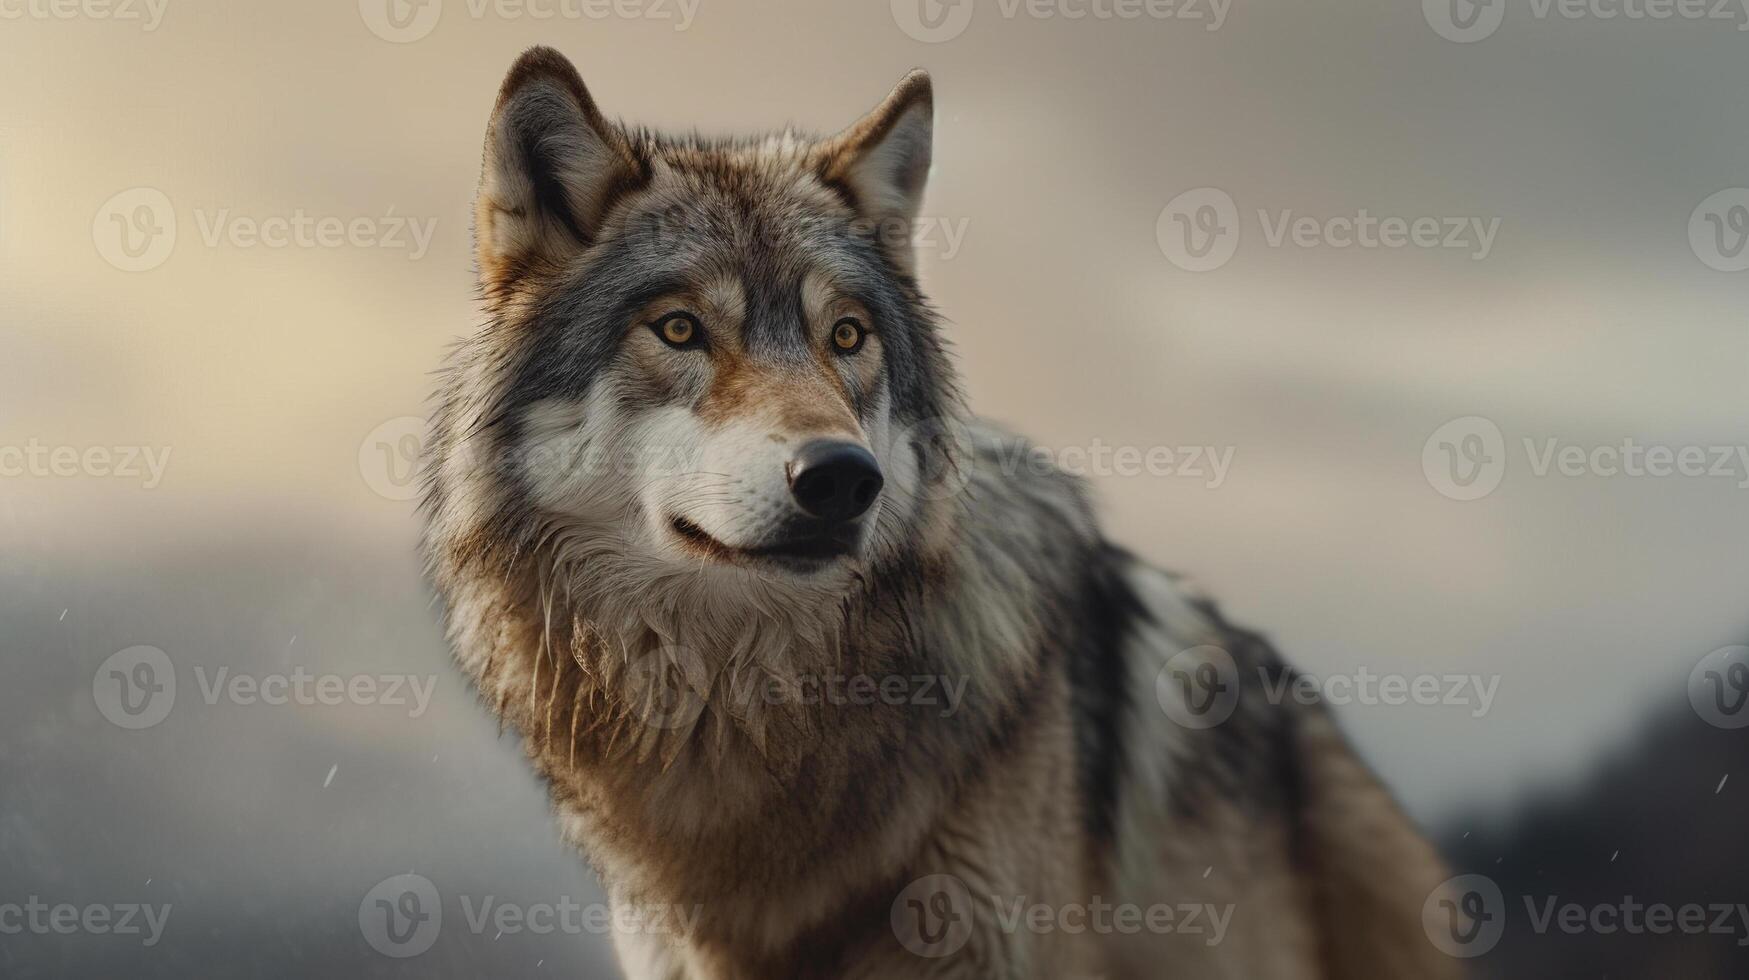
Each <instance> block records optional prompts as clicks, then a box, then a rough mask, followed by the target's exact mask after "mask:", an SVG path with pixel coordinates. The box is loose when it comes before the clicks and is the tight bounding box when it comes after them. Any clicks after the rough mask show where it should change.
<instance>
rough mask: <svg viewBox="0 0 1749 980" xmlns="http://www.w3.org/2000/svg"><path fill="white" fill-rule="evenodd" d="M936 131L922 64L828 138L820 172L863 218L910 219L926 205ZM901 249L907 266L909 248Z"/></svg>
mask: <svg viewBox="0 0 1749 980" xmlns="http://www.w3.org/2000/svg"><path fill="white" fill-rule="evenodd" d="M934 132H935V90H934V87H933V86H931V85H930V83H929V73H928V72H926V71H924V70H923V69H921V68H918V69H915V70H913V71H912V72H911V73H910V74H909V75H906V76H905V77H904V79H903V80H901V81H900V82H899V84H898V87H896V88H894V89H893V92H892V94H891V95H889V96H887V98H886V101H884V102H882V103H881V104H880V105H878V106H876V107H875V110H874V111H873V112H871V113H869V114H868V115H866V116H864V117H862V119H860V120H858V121H857V122H856V124H855V125H853V126H851V127H850V128H849V129H846V130H845V131H844V132H842V133H839V134H838V135H837V136H834V137H832V138H831V139H830V140H828V141H827V142H826V145H825V162H824V164H823V166H822V168H821V172H822V176H823V177H824V178H825V180H826V181H827V182H828V183H831V184H836V185H838V186H840V187H843V188H846V189H847V190H849V192H850V194H851V196H852V197H853V198H854V199H855V201H856V206H857V208H858V210H860V211H861V212H862V214H863V216H864V217H865V218H868V219H871V220H874V221H877V222H881V223H882V224H885V223H886V222H889V221H902V222H905V223H909V222H911V221H914V220H916V218H917V211H918V209H919V208H921V207H922V205H923V185H924V184H925V182H927V180H928V178H929V160H930V144H931V143H932V141H933V139H934ZM883 237H884V236H883ZM902 251H903V252H904V253H905V254H904V255H902V256H900V258H901V259H903V260H904V262H905V263H906V265H909V264H910V259H911V256H910V249H909V248H908V247H907V248H905V249H903V250H902Z"/></svg>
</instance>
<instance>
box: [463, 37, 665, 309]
mask: <svg viewBox="0 0 1749 980" xmlns="http://www.w3.org/2000/svg"><path fill="white" fill-rule="evenodd" d="M640 173H641V168H640V167H639V164H638V161H637V157H636V155H635V154H634V153H633V152H632V150H631V147H630V145H629V143H628V141H627V139H626V137H625V134H624V133H623V132H622V131H621V130H620V129H619V127H617V126H615V125H613V124H612V123H610V122H608V121H607V120H606V119H605V118H604V117H603V116H602V115H601V111H600V110H599V109H597V108H596V107H595V100H594V99H592V98H590V96H589V90H588V89H587V88H585V87H584V85H583V79H582V77H581V76H580V75H578V74H577V69H576V68H575V67H573V66H572V64H571V62H570V61H569V60H567V59H566V58H565V56H564V55H562V54H560V53H558V52H557V51H554V50H553V49H552V48H539V47H537V48H530V49H529V50H528V51H527V52H526V53H524V54H523V56H522V57H520V58H518V59H517V60H516V64H514V65H512V66H511V68H510V73H509V74H508V75H506V76H505V78H504V84H503V86H502V87H501V88H500V89H499V90H498V103H497V105H496V106H495V107H494V108H493V110H492V121H491V122H490V123H489V124H487V128H486V149H485V161H484V163H483V165H482V167H481V173H480V195H479V199H478V200H477V201H476V202H475V205H474V238H475V248H476V251H477V253H478V254H477V258H478V259H479V264H480V284H481V286H482V287H484V288H485V290H486V293H487V295H488V296H495V295H498V294H501V293H503V292H505V291H507V290H509V289H511V288H514V286H515V285H516V283H517V281H518V280H519V279H520V278H521V277H522V276H524V275H526V274H527V273H528V272H529V271H531V270H532V269H535V268H539V267H542V266H547V267H551V266H553V265H556V264H560V263H563V262H564V261H565V260H566V259H567V258H569V257H570V256H571V255H574V254H575V253H576V252H578V251H579V250H581V249H584V248H587V247H588V246H589V245H590V244H591V243H592V242H593V241H594V240H595V238H596V234H597V232H599V230H600V223H601V221H602V219H603V218H604V217H605V216H606V214H607V211H608V209H609V207H610V205H611V204H612V203H613V202H614V200H615V199H616V198H617V197H618V196H619V195H620V194H622V193H624V192H625V191H626V190H627V189H628V188H629V187H632V186H634V185H635V183H636V182H637V180H638V178H639V175H640Z"/></svg>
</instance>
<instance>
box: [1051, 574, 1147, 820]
mask: <svg viewBox="0 0 1749 980" xmlns="http://www.w3.org/2000/svg"><path fill="white" fill-rule="evenodd" d="M1091 558H1092V560H1091V561H1089V562H1088V564H1087V567H1086V569H1085V570H1084V571H1083V572H1082V574H1081V579H1080V583H1079V589H1080V594H1079V595H1078V596H1077V597H1076V601H1075V602H1073V603H1072V604H1071V606H1070V608H1071V609H1072V610H1073V611H1074V615H1073V616H1072V617H1071V621H1070V622H1067V623H1065V624H1064V632H1065V640H1066V641H1067V642H1066V644H1065V649H1066V651H1067V653H1068V670H1069V682H1070V688H1071V691H1072V692H1073V694H1072V697H1073V707H1074V713H1075V715H1074V717H1075V747H1076V758H1077V763H1078V765H1077V771H1078V773H1079V776H1080V786H1081V798H1082V800H1083V801H1084V804H1085V814H1084V817H1085V820H1086V826H1087V835H1088V838H1089V840H1090V841H1092V842H1093V843H1094V844H1095V846H1103V845H1106V844H1109V843H1110V842H1111V841H1112V839H1113V836H1114V834H1115V832H1116V824H1117V808H1118V798H1119V795H1120V792H1121V789H1122V785H1121V784H1122V781H1123V773H1124V772H1125V770H1126V769H1127V767H1128V763H1129V746H1128V745H1126V744H1125V740H1124V734H1123V733H1124V720H1125V719H1126V718H1127V717H1128V715H1129V711H1130V701H1131V697H1132V692H1131V691H1130V671H1129V664H1128V657H1127V654H1126V652H1125V651H1126V649H1127V647H1128V646H1129V641H1130V638H1131V636H1132V634H1133V633H1134V631H1135V628H1136V626H1137V625H1138V622H1139V621H1142V620H1145V619H1149V618H1151V614H1150V613H1149V612H1148V610H1147V608H1146V607H1145V606H1144V605H1143V604H1142V600H1141V599H1140V598H1139V597H1138V596H1137V595H1136V593H1135V590H1134V588H1132V587H1131V585H1130V582H1129V579H1128V577H1127V575H1126V574H1125V573H1126V572H1127V571H1128V569H1129V568H1130V566H1131V565H1132V564H1133V562H1134V560H1135V559H1134V558H1133V557H1132V556H1131V555H1130V554H1129V553H1128V552H1126V551H1123V550H1122V549H1119V548H1115V547H1112V546H1111V545H1101V546H1100V547H1099V548H1098V550H1097V551H1095V552H1094V554H1093V555H1092V556H1091Z"/></svg>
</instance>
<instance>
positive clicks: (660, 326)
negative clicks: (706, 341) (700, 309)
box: [651, 313, 703, 347]
mask: <svg viewBox="0 0 1749 980" xmlns="http://www.w3.org/2000/svg"><path fill="white" fill-rule="evenodd" d="M651 326H652V327H653V329H654V330H655V331H656V336H658V337H661V338H662V340H663V342H664V343H666V344H667V345H668V346H670V347H691V346H693V345H694V344H696V343H698V341H699V340H700V338H701V336H702V335H703V331H702V330H700V329H699V326H698V320H697V319H695V318H694V317H693V315H692V314H690V313H670V314H668V315H667V316H665V317H663V318H662V319H660V320H658V321H656V323H654V324H652V325H651Z"/></svg>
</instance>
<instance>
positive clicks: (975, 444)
mask: <svg viewBox="0 0 1749 980" xmlns="http://www.w3.org/2000/svg"><path fill="white" fill-rule="evenodd" d="M959 438H960V441H961V442H962V443H963V446H962V454H963V457H964V459H963V466H964V472H963V473H962V474H961V479H963V480H964V481H965V484H966V485H965V488H964V493H965V496H966V503H967V507H968V509H969V511H970V515H971V518H972V522H973V524H974V525H976V526H978V527H980V528H981V529H983V530H985V531H986V532H988V533H992V534H997V535H1003V534H1006V533H1013V532H1022V531H1026V532H1029V533H1028V534H1027V536H1028V537H1031V538H1035V539H1036V540H1035V543H1038V544H1044V545H1051V544H1055V545H1056V546H1058V547H1067V546H1070V545H1077V546H1080V547H1093V546H1097V545H1098V544H1099V541H1100V539H1099V523H1098V517H1097V515H1096V514H1095V513H1094V508H1093V502H1092V498H1091V496H1090V495H1089V492H1088V488H1087V484H1086V481H1084V480H1082V479H1081V478H1080V477H1078V476H1074V475H1072V474H1070V473H1066V472H1064V471H1063V469H1062V468H1061V467H1059V466H1058V465H1057V463H1056V456H1055V454H1054V453H1052V452H1051V451H1050V450H1049V449H1048V448H1046V447H1044V446H1041V445H1039V444H1038V443H1036V442H1034V441H1032V440H1031V439H1028V438H1026V437H1025V436H1023V435H1020V434H1019V433H1016V432H1014V431H1013V430H1011V429H1008V428H1006V427H1004V426H1002V425H1000V424H998V423H996V422H992V421H990V420H988V419H982V418H976V419H972V420H970V421H968V422H967V423H966V424H965V427H964V430H963V432H962V434H961V435H960V437H959Z"/></svg>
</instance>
